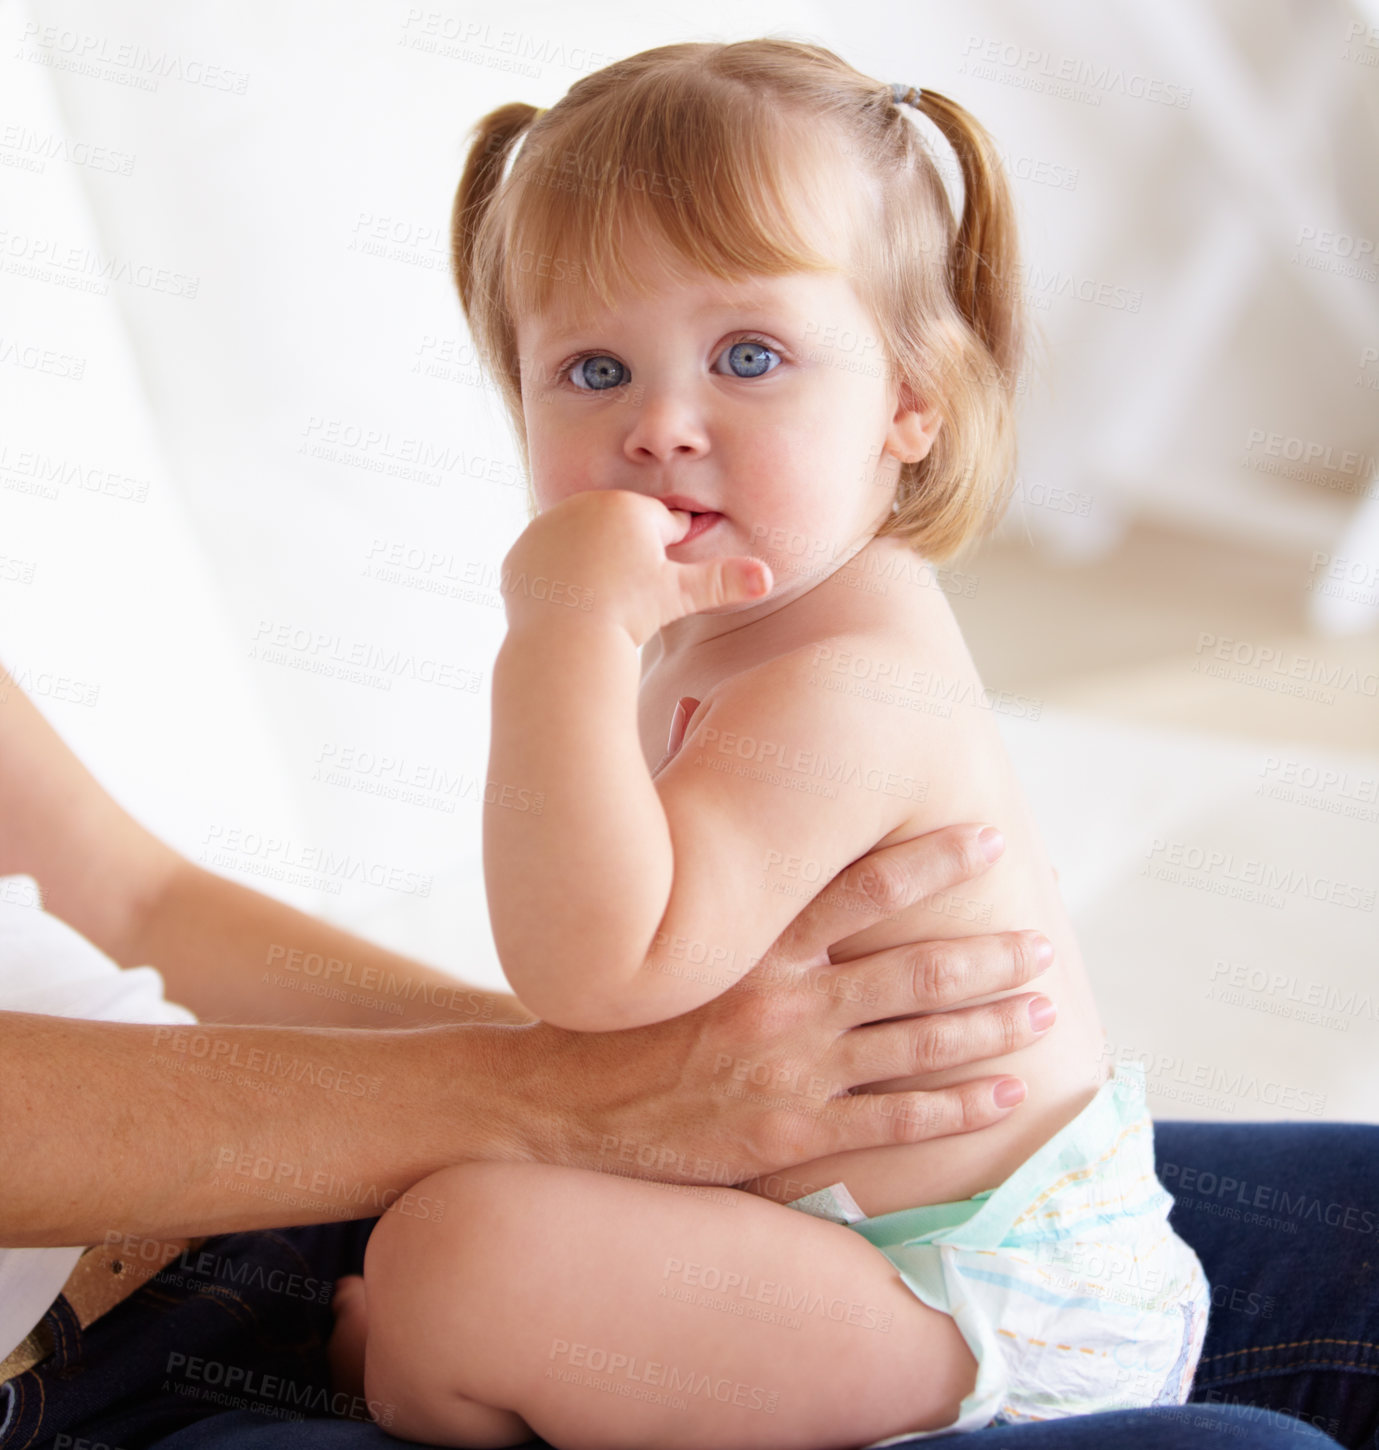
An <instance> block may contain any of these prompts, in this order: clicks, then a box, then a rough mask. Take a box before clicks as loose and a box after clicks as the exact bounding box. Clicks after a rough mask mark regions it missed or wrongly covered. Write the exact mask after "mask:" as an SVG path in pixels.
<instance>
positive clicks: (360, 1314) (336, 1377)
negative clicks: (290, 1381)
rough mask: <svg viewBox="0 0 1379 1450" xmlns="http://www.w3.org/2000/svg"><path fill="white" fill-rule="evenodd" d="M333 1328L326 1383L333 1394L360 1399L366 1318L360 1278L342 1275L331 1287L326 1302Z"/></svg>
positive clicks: (362, 1384) (355, 1275)
mask: <svg viewBox="0 0 1379 1450" xmlns="http://www.w3.org/2000/svg"><path fill="white" fill-rule="evenodd" d="M330 1307H331V1312H332V1313H333V1314H334V1315H335V1328H334V1330H333V1331H332V1333H331V1336H330V1343H329V1344H327V1346H326V1357H327V1359H328V1360H329V1361H330V1379H331V1384H332V1386H333V1387H334V1389H335V1391H336V1393H337V1394H347V1395H352V1396H354V1397H355V1398H357V1399H359V1400H360V1401H362V1400H363V1399H364V1345H365V1342H366V1341H367V1339H368V1337H369V1315H368V1309H367V1307H366V1305H365V1302H364V1276H363V1275H362V1274H346V1275H344V1276H343V1277H342V1278H340V1279H337V1280H336V1283H335V1297H334V1298H333V1299H332V1300H331V1301H330Z"/></svg>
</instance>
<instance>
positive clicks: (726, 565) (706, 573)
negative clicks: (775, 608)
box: [676, 557, 772, 614]
mask: <svg viewBox="0 0 1379 1450" xmlns="http://www.w3.org/2000/svg"><path fill="white" fill-rule="evenodd" d="M771 577H772V576H771V569H770V566H769V565H767V564H763V563H762V561H761V560H760V559H752V558H746V557H739V558H735V559H709V560H706V561H705V562H704V563H702V564H681V565H679V566H678V573H677V576H676V584H677V586H678V588H679V591H680V607H681V610H682V612H683V613H684V614H698V613H700V612H701V611H702V610H705V609H717V608H718V607H719V606H720V605H724V604H742V603H745V602H746V601H747V600H749V599H761V598H763V597H764V596H765V595H767V594H769V593H770V591H771Z"/></svg>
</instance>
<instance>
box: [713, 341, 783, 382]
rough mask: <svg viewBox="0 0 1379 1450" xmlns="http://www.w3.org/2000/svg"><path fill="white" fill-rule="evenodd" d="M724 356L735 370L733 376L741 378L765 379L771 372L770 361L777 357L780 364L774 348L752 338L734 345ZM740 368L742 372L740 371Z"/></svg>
mask: <svg viewBox="0 0 1379 1450" xmlns="http://www.w3.org/2000/svg"><path fill="white" fill-rule="evenodd" d="M723 356H724V357H726V358H727V359H728V362H729V365H730V366H731V367H732V368H733V376H734V377H739V378H760V377H764V376H765V375H766V374H767V373H768V372H769V371H770V370H771V367H770V364H769V361H768V359H770V358H772V357H775V358H776V359H777V361H778V362H779V357H778V356H777V354H776V351H775V349H774V348H770V347H767V345H766V344H765V343H764V342H759V341H758V340H757V339H756V338H752V337H749V338H744V339H743V340H742V341H741V342H735V343H733V345H732V346H731V347H730V348H729V349H728V350H727V352H725V353H724V354H723ZM739 368H741V369H742V371H738V369H739Z"/></svg>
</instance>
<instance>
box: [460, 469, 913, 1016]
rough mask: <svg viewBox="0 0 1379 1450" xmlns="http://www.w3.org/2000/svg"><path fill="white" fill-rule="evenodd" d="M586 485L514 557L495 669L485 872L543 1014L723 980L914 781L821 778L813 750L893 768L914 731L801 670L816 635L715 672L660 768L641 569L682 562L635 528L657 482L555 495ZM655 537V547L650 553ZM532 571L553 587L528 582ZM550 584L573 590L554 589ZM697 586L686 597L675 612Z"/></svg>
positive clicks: (674, 1008)
mask: <svg viewBox="0 0 1379 1450" xmlns="http://www.w3.org/2000/svg"><path fill="white" fill-rule="evenodd" d="M586 498H587V499H590V500H592V501H591V502H588V503H581V500H585V499H586ZM617 498H622V499H635V500H636V502H635V504H626V505H624V504H620V503H613V502H610V500H613V499H617ZM600 499H601V500H602V501H601V502H600V501H599V500H600ZM575 505H579V507H580V510H582V516H567V517H566V518H565V519H564V520H555V519H553V518H552V521H551V523H550V525H549V526H548V528H547V531H546V534H547V546H546V551H545V556H544V563H543V554H542V549H541V548H539V547H536V546H535V544H534V545H532V546H529V547H527V548H524V549H514V552H513V554H510V555H509V557H508V560H507V561H505V569H506V575H505V592H506V594H507V597H508V600H509V614H510V620H511V627H510V629H509V634H508V637H507V639H506V640H505V642H504V644H503V646H502V649H501V651H500V653H499V657H498V661H497V663H496V665H495V668H494V677H493V732H492V743H491V748H490V765H489V784H488V791H487V798H486V803H485V807H484V876H485V883H486V887H487V891H488V900H489V910H490V917H491V922H492V927H493V933H494V939H495V942H496V943H497V946H498V953H499V957H500V959H501V960H502V963H503V967H504V970H505V972H506V973H507V976H508V979H509V981H510V982H511V984H512V987H513V990H514V991H515V992H516V993H517V995H518V996H519V997H520V998H521V999H522V1001H523V1002H524V1003H525V1004H526V1006H527V1007H528V1008H529V1010H531V1011H532V1012H534V1013H536V1015H537V1016H538V1017H541V1018H543V1019H545V1020H546V1021H548V1022H552V1023H554V1024H556V1025H558V1026H564V1027H568V1028H572V1029H577V1030H584V1031H604V1030H616V1029H619V1028H626V1027H634V1026H640V1025H642V1024H645V1023H649V1022H658V1021H661V1020H663V1019H665V1018H667V1017H673V1016H678V1015H679V1014H680V1013H682V1012H686V1011H689V1010H691V1009H692V1008H694V1007H696V1006H698V1005H700V1004H701V1003H703V1002H706V1001H708V1000H710V999H711V998H713V997H716V996H718V995H719V994H720V993H721V992H723V991H726V990H727V988H728V987H729V986H731V985H732V983H733V982H734V981H736V980H737V979H738V978H740V977H742V976H743V975H745V974H746V972H747V971H749V970H750V968H751V967H752V966H753V965H754V963H755V962H756V960H757V959H758V958H759V957H760V956H761V955H762V954H764V953H765V952H766V950H767V949H768V947H769V946H770V945H771V943H772V942H773V941H774V940H775V939H776V937H777V936H778V935H779V934H780V932H781V931H782V930H783V929H784V928H785V926H786V925H788V923H789V922H790V921H791V920H792V919H793V918H794V916H795V915H796V914H797V913H798V912H799V911H800V910H801V909H802V907H803V906H804V904H805V901H806V899H807V898H808V896H810V895H812V894H813V893H814V892H816V891H818V890H819V889H820V888H821V887H822V886H823V885H825V884H826V883H827V882H828V881H829V879H830V878H831V877H832V876H833V875H834V873H835V872H836V871H837V870H839V869H840V868H841V867H843V866H844V865H846V864H848V862H850V861H852V860H855V859H856V858H857V857H859V856H861V855H862V854H864V853H865V852H866V851H867V850H869V849H870V848H871V847H872V846H873V845H875V844H876V842H877V841H878V840H880V839H881V838H882V837H883V836H885V835H886V834H887V832H888V831H890V830H892V829H894V828H895V826H896V825H897V824H899V823H900V821H902V820H903V819H905V817H906V814H907V801H906V800H905V799H904V798H903V796H901V795H899V794H895V793H891V794H888V793H886V792H884V791H881V790H867V789H858V788H856V786H855V785H854V784H848V785H841V786H840V785H837V784H836V783H835V784H834V785H833V786H831V787H830V786H829V784H828V782H827V779H826V778H820V779H817V780H814V779H811V776H810V774H809V767H808V765H807V764H806V762H809V761H833V762H841V761H845V760H847V759H848V757H851V761H852V763H853V764H855V765H858V766H859V767H860V768H861V769H864V770H865V769H871V770H879V771H880V772H881V773H882V774H885V773H886V770H887V760H888V758H893V759H896V760H900V759H902V758H903V757H904V756H905V755H908V754H909V753H910V751H912V749H913V740H912V738H911V743H910V747H909V750H902V748H901V746H900V744H899V742H898V741H894V742H887V741H884V740H881V739H879V738H878V732H877V730H876V712H875V711H874V709H871V708H870V707H869V705H868V703H867V702H865V701H859V700H858V699H856V698H855V697H851V696H847V695H844V694H839V693H836V692H833V691H829V690H826V689H824V688H822V687H820V686H819V685H817V684H814V683H811V680H810V675H811V655H810V651H809V650H808V649H806V650H801V651H800V652H798V653H796V654H791V655H785V656H781V657H778V658H777V659H775V660H772V661H770V662H769V663H767V664H766V665H763V666H759V667H757V668H756V669H753V670H749V671H745V672H743V673H742V674H739V675H737V676H735V677H733V678H731V679H730V680H728V681H727V682H725V683H724V684H723V685H721V686H719V687H717V688H716V689H715V690H714V691H713V692H711V694H710V695H709V696H708V697H707V698H706V701H705V705H704V708H703V709H701V711H700V713H699V718H698V719H697V720H696V721H695V728H694V731H693V733H692V734H691V735H690V737H689V738H688V739H687V740H686V742H685V745H684V746H683V748H682V749H681V751H680V753H679V755H678V756H676V758H675V759H674V760H673V761H672V762H671V763H670V764H669V765H668V766H667V767H666V768H665V769H664V770H663V771H662V772H661V773H660V775H658V776H657V777H656V779H655V780H654V781H653V780H652V778H651V773H650V771H649V769H648V767H647V764H646V762H645V760H644V758H643V755H642V750H641V745H640V741H639V738H638V732H637V694H638V687H639V675H640V669H639V661H638V653H637V650H638V644H639V642H640V641H639V640H638V638H637V635H638V633H639V632H640V633H642V634H643V637H649V635H650V633H653V632H654V631H655V629H657V628H659V627H660V623H661V621H660V620H659V619H656V618H653V617H652V616H653V615H654V613H655V611H654V610H653V611H652V612H651V614H648V613H647V612H646V611H645V609H643V608H641V604H644V603H645V601H644V599H643V600H641V604H636V603H635V601H636V600H638V599H640V597H641V596H640V594H639V586H638V585H637V583H636V581H637V579H638V578H641V579H643V580H644V579H645V578H647V576H648V574H649V573H653V572H655V570H661V571H662V574H664V571H667V570H668V571H671V574H672V577H673V576H675V575H680V576H683V575H685V574H687V573H688V572H689V569H690V566H682V565H677V564H673V563H669V562H668V561H666V560H665V557H664V553H665V543H664V542H663V541H662V542H658V543H657V544H656V546H655V548H648V547H647V546H646V540H645V539H643V540H642V542H641V543H640V544H636V545H629V544H628V540H629V537H631V535H632V534H635V532H636V527H641V528H642V529H643V532H646V530H647V529H648V527H650V526H653V525H655V523H656V520H655V519H654V517H653V515H652V514H651V513H649V512H648V511H647V510H648V509H649V508H650V507H651V506H653V505H654V507H655V508H656V509H661V506H660V505H659V504H654V501H652V500H648V499H645V498H637V496H635V495H629V494H603V495H601V496H600V495H577V496H575V497H574V498H572V499H569V500H567V501H566V502H565V503H564V504H562V505H559V506H558V508H557V509H556V510H552V511H551V515H553V514H555V513H558V512H559V511H560V510H562V509H563V510H571V509H572V506H575ZM618 511H622V517H621V518H618V517H615V516H614V515H615V514H616V513H617V512H618ZM661 511H662V512H665V511H664V510H663V509H662V510H661ZM551 515H543V516H542V519H540V520H538V521H537V523H536V524H534V525H533V526H532V529H531V530H529V531H528V533H529V534H530V533H532V532H533V530H536V529H537V527H538V525H540V524H541V523H542V522H543V520H545V519H547V518H551ZM667 518H669V515H668V514H667ZM629 522H630V523H631V524H632V525H634V526H635V527H633V528H632V530H631V533H630V534H629V531H628V529H627V528H626V527H625V526H626V525H628V524H629ZM677 533H678V530H677V529H674V528H672V529H671V530H670V531H669V534H668V538H669V539H671V540H673V539H674V538H675V537H676V535H677ZM523 537H524V539H526V537H527V536H526V535H524V536H523ZM521 543H522V541H519V545H521ZM536 543H537V544H539V540H537V541H536ZM595 544H596V545H597V546H596V547H595ZM657 550H659V556H660V557H659V562H656V561H654V560H652V559H650V557H649V555H650V554H653V553H656V552H657ZM610 552H611V553H613V554H614V555H616V556H617V558H616V559H615V560H609V558H608V554H609V553H610ZM653 566H654V567H653ZM538 567H539V568H540V569H541V570H542V572H541V573H540V574H538V573H536V572H535V570H536V569H537V568H538ZM519 569H520V570H521V574H522V577H519ZM538 577H539V578H540V579H541V580H542V581H543V582H542V583H541V585H540V586H539V588H540V592H541V593H542V594H543V595H544V596H545V599H544V600H543V601H542V603H541V604H540V606H539V607H536V606H535V605H534V604H524V603H523V602H522V601H523V598H524V596H523V595H522V593H521V591H522V590H524V589H525V590H527V591H531V590H532V589H533V588H535V587H536V586H535V580H536V579H537V578H538ZM590 580H593V581H595V582H594V583H592V584H591V583H590V582H589V581H590ZM556 590H558V591H559V597H564V598H566V599H569V600H573V601H574V602H573V603H559V602H555V599H556V598H557V597H558V596H557V594H556V593H555V592H554V591H556ZM581 591H583V592H581ZM645 592H646V591H645V590H642V591H641V593H643V594H644V593H645ZM630 598H631V599H633V600H634V605H632V606H630V605H629V603H628V601H629V599H630ZM586 599H587V600H588V602H589V607H588V608H585V607H582V605H583V603H584V601H585V600H586ZM514 600H516V601H517V603H516V605H514ZM663 602H664V601H663ZM704 607H705V606H704V604H703V603H698V604H695V605H694V606H693V607H688V608H687V607H684V600H683V599H682V600H680V601H679V602H678V603H673V604H672V605H670V606H668V608H670V609H671V610H678V613H677V612H671V613H670V615H669V617H671V618H676V617H680V616H681V615H684V614H688V613H694V612H696V610H697V609H702V608H704ZM639 610H640V613H639ZM662 612H665V611H664V610H663V611H662ZM634 616H635V617H636V618H637V619H638V621H639V622H638V623H637V624H636V627H635V628H632V629H629V627H628V624H627V621H628V619H629V618H632V617H634ZM892 713H894V712H892ZM734 738H736V739H743V738H750V739H752V740H754V741H756V742H759V744H760V745H761V746H762V747H763V748H764V750H765V751H766V758H765V760H762V759H759V758H758V759H753V760H744V759H743V758H742V757H741V755H740V754H738V753H736V747H730V746H729V744H728V743H729V742H730V741H732V740H733V739H734ZM863 740H864V741H865V742H866V744H865V749H864V750H863V752H862V757H861V758H860V759H859V755H858V749H857V745H858V742H859V741H863ZM754 750H755V748H754ZM755 754H756V755H758V756H760V755H761V754H762V752H761V751H755ZM782 761H784V762H785V768H784V769H783V770H782V769H780V768H779V767H780V765H781V762H782ZM773 764H774V766H775V767H776V769H775V770H774V771H773V769H772V767H773ZM801 785H803V786H805V787H806V788H805V789H800V788H799V787H800V786H801ZM830 796H831V798H830ZM538 797H539V804H540V809H539V811H538V810H537V809H536V808H535V806H536V804H537V801H538ZM908 804H910V805H912V802H909V803H908ZM773 853H775V854H774V855H773ZM786 857H791V858H798V859H799V860H800V861H803V862H806V863H808V864H807V866H806V867H805V868H804V869H805V871H806V877H805V878H803V883H802V879H801V878H796V879H793V880H791V881H788V882H787V881H786V879H785V877H784V876H783V874H782V873H779V872H777V873H775V874H774V879H773V876H772V873H770V871H769V870H768V867H769V865H770V863H771V862H772V861H773V860H782V861H783V860H784V858H786ZM780 885H786V886H787V887H788V889H787V890H784V891H782V890H780V889H779V886H780ZM773 887H775V888H776V889H773Z"/></svg>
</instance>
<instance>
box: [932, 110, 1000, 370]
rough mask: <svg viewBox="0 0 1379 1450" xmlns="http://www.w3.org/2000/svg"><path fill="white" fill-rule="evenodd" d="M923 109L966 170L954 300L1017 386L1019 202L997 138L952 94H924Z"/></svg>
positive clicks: (952, 271)
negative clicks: (1016, 202) (954, 99)
mask: <svg viewBox="0 0 1379 1450" xmlns="http://www.w3.org/2000/svg"><path fill="white" fill-rule="evenodd" d="M919 109H920V110H921V111H923V112H924V114H925V115H926V116H928V118H929V119H930V120H931V121H932V122H933V123H934V125H935V126H937V127H938V129H939V130H940V131H941V132H942V133H943V136H944V138H945V139H946V140H947V142H948V144H949V145H950V146H951V147H952V148H953V152H954V154H955V155H956V156H957V158H958V164H959V166H961V168H962V181H963V206H962V220H961V221H960V222H959V224H958V235H957V239H956V241H955V242H954V244H953V248H952V251H951V253H950V255H949V263H948V275H949V284H950V286H951V288H952V291H953V300H954V301H955V302H956V303H957V305H958V307H959V309H960V310H961V311H962V314H963V316H964V317H965V318H966V319H967V322H968V324H969V325H970V326H971V328H972V330H973V332H975V333H976V334H977V336H978V337H979V338H980V339H981V340H982V342H983V343H985V344H986V348H987V351H988V352H989V353H990V354H991V357H992V360H993V361H994V362H995V364H996V366H997V367H998V368H999V369H1000V373H1001V377H1002V379H1003V380H1004V381H1005V382H1006V384H1007V385H1009V386H1011V387H1014V384H1015V375H1016V374H1017V373H1018V371H1019V369H1020V363H1021V353H1022V350H1023V346H1024V338H1023V332H1024V329H1023V325H1022V318H1023V310H1022V308H1021V305H1020V277H1019V267H1020V257H1019V242H1018V233H1017V228H1016V220H1015V205H1014V202H1013V201H1012V199H1011V195H1010V187H1009V185H1008V183H1007V182H1006V176H1005V168H1004V167H1003V166H1002V165H1001V160H1000V156H999V155H998V153H997V151H996V144H995V142H994V141H993V140H992V138H991V135H990V133H989V132H988V131H987V130H986V129H985V128H984V127H983V126H982V125H980V124H979V123H978V122H977V121H976V120H975V119H974V118H973V117H972V116H971V115H969V114H968V112H966V111H965V110H963V108H962V107H961V106H960V105H958V104H957V102H956V101H950V100H949V99H948V97H947V96H943V95H940V94H939V93H938V92H937V91H930V90H925V91H924V92H923V93H922V95H921V96H920V99H919Z"/></svg>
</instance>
